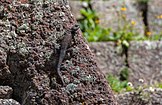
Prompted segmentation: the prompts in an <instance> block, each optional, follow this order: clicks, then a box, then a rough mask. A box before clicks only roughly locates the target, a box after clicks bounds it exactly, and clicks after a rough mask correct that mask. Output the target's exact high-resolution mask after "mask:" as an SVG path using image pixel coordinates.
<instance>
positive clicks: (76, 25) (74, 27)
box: [71, 24, 80, 32]
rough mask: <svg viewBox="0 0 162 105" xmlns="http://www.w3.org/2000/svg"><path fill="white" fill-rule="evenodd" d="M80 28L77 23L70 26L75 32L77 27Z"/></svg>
mask: <svg viewBox="0 0 162 105" xmlns="http://www.w3.org/2000/svg"><path fill="white" fill-rule="evenodd" d="M79 28H80V26H79V25H78V24H75V25H74V26H73V27H72V29H71V30H72V31H73V32H76V31H77V30H78V29H79Z"/></svg>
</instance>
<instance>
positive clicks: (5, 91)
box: [0, 86, 13, 99]
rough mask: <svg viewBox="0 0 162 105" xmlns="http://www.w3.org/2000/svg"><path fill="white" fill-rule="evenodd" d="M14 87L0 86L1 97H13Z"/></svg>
mask: <svg viewBox="0 0 162 105" xmlns="http://www.w3.org/2000/svg"><path fill="white" fill-rule="evenodd" d="M12 93H13V89H12V88H11V87H9V86H0V99H6V98H11V95H12Z"/></svg>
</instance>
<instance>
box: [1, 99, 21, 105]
mask: <svg viewBox="0 0 162 105" xmlns="http://www.w3.org/2000/svg"><path fill="white" fill-rule="evenodd" d="M0 105H20V104H19V103H18V102H17V101H15V100H13V99H0Z"/></svg>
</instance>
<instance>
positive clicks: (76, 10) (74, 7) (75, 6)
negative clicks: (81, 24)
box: [69, 0, 83, 19]
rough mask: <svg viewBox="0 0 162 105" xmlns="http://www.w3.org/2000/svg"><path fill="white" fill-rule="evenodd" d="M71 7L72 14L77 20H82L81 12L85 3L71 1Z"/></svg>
mask: <svg viewBox="0 0 162 105" xmlns="http://www.w3.org/2000/svg"><path fill="white" fill-rule="evenodd" d="M69 5H70V7H71V11H72V14H73V15H74V16H75V18H76V19H80V18H82V16H81V14H80V10H81V9H82V7H83V2H81V1H80V0H69Z"/></svg>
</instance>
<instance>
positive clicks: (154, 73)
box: [128, 41, 162, 84]
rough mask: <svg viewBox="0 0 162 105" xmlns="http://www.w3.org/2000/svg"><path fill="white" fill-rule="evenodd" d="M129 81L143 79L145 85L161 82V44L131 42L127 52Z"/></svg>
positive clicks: (155, 42)
mask: <svg viewBox="0 0 162 105" xmlns="http://www.w3.org/2000/svg"><path fill="white" fill-rule="evenodd" d="M128 63H129V67H130V69H131V71H130V81H131V82H136V81H138V79H143V80H144V82H146V83H147V84H154V83H156V82H157V81H158V82H161V81H162V69H161V68H162V42H161V41H152V42H150V41H144V42H131V43H130V48H129V51H128Z"/></svg>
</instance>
